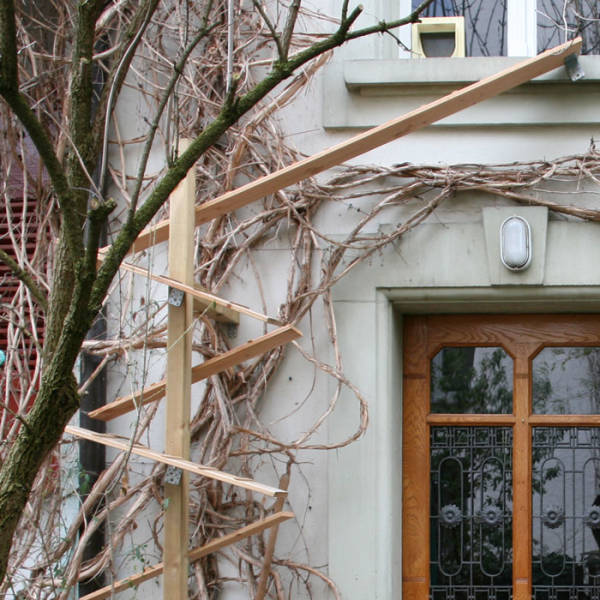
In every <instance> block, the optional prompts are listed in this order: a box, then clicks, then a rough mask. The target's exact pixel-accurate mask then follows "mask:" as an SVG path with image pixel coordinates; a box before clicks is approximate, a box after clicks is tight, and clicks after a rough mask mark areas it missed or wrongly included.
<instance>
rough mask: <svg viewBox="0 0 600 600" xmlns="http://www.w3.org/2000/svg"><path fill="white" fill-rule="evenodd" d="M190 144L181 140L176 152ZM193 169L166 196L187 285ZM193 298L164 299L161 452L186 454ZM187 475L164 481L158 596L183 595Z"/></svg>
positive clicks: (177, 274) (178, 599) (174, 249)
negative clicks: (165, 344) (165, 328)
mask: <svg viewBox="0 0 600 600" xmlns="http://www.w3.org/2000/svg"><path fill="white" fill-rule="evenodd" d="M188 146H189V141H188V140H181V142H180V144H179V152H180V153H181V152H183V151H184V150H185V149H186V148H187V147H188ZM194 197H195V176H194V171H193V168H192V169H190V171H189V172H188V174H187V176H186V177H185V179H184V180H183V181H182V182H181V183H180V184H179V186H178V187H177V188H176V189H175V190H174V191H173V193H172V194H171V198H170V223H171V229H170V232H169V233H170V235H169V276H170V277H172V278H173V279H177V280H179V281H181V282H183V283H186V284H189V285H192V284H193V277H194V256H193V253H194ZM192 300H193V299H192V297H191V296H189V295H188V294H184V297H183V303H182V305H181V306H173V305H172V304H170V303H169V309H168V310H169V315H168V351H167V402H166V406H167V415H166V434H165V452H166V453H167V454H173V455H175V456H180V457H182V458H186V459H187V458H189V456H190V396H191V385H192V381H191V370H192V318H193V315H192V307H193V302H192ZM188 484H189V475H188V474H187V473H185V472H184V473H183V474H182V476H181V481H180V482H179V484H178V485H172V484H169V483H165V501H166V511H165V543H164V556H163V558H164V565H165V568H164V575H163V598H164V599H165V600H186V599H187V597H188V594H187V579H188V557H187V555H188V521H189V508H188V506H189V485H188Z"/></svg>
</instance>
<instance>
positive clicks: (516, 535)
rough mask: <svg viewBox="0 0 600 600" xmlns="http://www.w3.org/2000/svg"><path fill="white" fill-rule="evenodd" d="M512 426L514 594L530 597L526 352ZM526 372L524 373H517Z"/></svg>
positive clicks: (518, 364) (518, 363)
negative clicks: (515, 418)
mask: <svg viewBox="0 0 600 600" xmlns="http://www.w3.org/2000/svg"><path fill="white" fill-rule="evenodd" d="M514 371H515V378H514V395H513V397H514V401H513V403H514V410H515V416H516V417H517V420H516V423H515V425H514V427H513V436H514V437H513V524H512V535H513V595H514V598H515V600H529V599H530V598H531V429H530V427H529V423H528V422H527V418H528V416H529V397H530V394H529V376H530V372H529V352H528V350H527V348H526V346H525V351H524V352H523V354H521V355H517V356H516V357H515V368H514ZM520 375H525V376H526V377H520Z"/></svg>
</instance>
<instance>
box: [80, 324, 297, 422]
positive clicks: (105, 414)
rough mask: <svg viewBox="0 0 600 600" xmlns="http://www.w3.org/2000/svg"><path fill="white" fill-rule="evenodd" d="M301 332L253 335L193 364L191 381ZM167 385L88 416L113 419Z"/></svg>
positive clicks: (159, 394) (162, 383)
mask: <svg viewBox="0 0 600 600" xmlns="http://www.w3.org/2000/svg"><path fill="white" fill-rule="evenodd" d="M301 336H302V334H301V333H300V331H298V329H296V328H295V327H294V326H293V325H285V326H284V327H279V328H278V329H275V330H274V331H271V332H270V333H267V334H266V335H263V336H261V337H259V338H256V339H255V340H250V341H248V342H246V343H245V344H242V345H241V346H237V347H236V348H233V350H229V351H228V352H224V353H223V354H219V355H217V356H215V357H213V358H209V359H208V360H205V361H204V362H203V363H200V364H199V365H196V366H195V367H194V368H193V369H192V383H197V382H198V381H201V380H202V379H206V378H207V377H210V376H211V375H215V374H216V373H220V372H221V371H224V370H226V369H229V368H230V367H233V366H235V365H239V364H240V363H243V362H244V361H246V360H248V359H250V358H253V357H255V356H259V355H260V354H264V353H265V352H268V351H269V350H272V349H273V348H276V347H277V346H282V345H283V344H287V343H288V342H291V341H292V340H295V339H296V338H299V337H301ZM166 385H167V381H166V379H163V380H161V381H159V382H157V383H155V384H153V385H151V386H148V387H147V388H144V389H143V390H139V391H137V392H134V393H133V394H129V395H128V396H123V397H121V398H117V399H116V400H115V401H113V402H109V403H108V404H106V405H104V406H102V407H101V408H97V409H96V410H93V411H91V412H89V413H88V416H89V417H91V418H92V419H99V420H100V421H110V420H111V419H115V418H116V417H119V416H121V415H124V414H126V413H128V412H130V411H132V410H135V409H136V408H137V407H138V406H143V405H144V404H148V403H149V402H156V401H157V400H160V399H161V398H162V397H163V396H164V395H165V391H166Z"/></svg>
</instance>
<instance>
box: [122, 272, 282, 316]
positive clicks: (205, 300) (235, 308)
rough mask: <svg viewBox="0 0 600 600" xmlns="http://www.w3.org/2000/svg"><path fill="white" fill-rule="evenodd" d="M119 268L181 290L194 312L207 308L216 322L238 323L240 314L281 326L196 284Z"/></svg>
mask: <svg viewBox="0 0 600 600" xmlns="http://www.w3.org/2000/svg"><path fill="white" fill-rule="evenodd" d="M120 268H121V269H125V270H126V271H130V272H131V273H136V274H137V275H142V276H143V277H149V278H150V279H152V281H156V282H157V283H162V284H164V285H168V286H170V287H173V288H175V289H178V290H181V291H182V292H185V293H186V294H189V295H190V296H192V297H193V298H194V310H197V308H196V307H201V306H203V307H209V308H210V310H211V311H213V314H214V315H215V319H216V320H221V319H220V318H219V317H217V315H219V316H222V317H223V319H222V320H226V321H228V322H230V323H239V314H238V315H236V313H240V314H243V315H246V316H248V317H252V318H253V319H257V320H258V321H262V322H263V323H269V324H270V325H281V324H282V323H281V321H279V320H278V319H275V318H273V317H268V316H267V315H263V314H261V313H259V312H256V311H254V310H252V309H251V308H248V307H247V306H244V305H242V304H236V303H235V302H230V301H229V300H223V298H219V296H215V295H214V294H211V293H210V292H207V291H206V290H205V289H204V288H202V287H201V286H199V285H198V284H194V285H187V284H185V283H182V282H181V281H178V280H177V279H173V278H172V277H167V276H166V275H155V274H154V273H152V272H150V271H148V270H147V269H144V268H142V267H138V266H137V265H132V264H131V263H127V262H124V263H121V265H120ZM209 316H210V315H209Z"/></svg>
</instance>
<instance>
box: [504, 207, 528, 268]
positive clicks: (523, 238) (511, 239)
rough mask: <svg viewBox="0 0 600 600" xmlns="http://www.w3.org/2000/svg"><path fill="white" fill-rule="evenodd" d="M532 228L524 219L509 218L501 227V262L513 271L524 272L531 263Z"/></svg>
mask: <svg viewBox="0 0 600 600" xmlns="http://www.w3.org/2000/svg"><path fill="white" fill-rule="evenodd" d="M531 254H532V248H531V227H530V226H529V223H528V222H527V221H526V220H525V219H524V218H523V217H517V216H512V217H508V219H505V220H504V221H503V222H502V225H500V260H501V261H502V264H503V265H504V266H505V267H506V268H507V269H510V270H511V271H524V270H525V269H526V268H527V267H528V266H529V264H530V263H531Z"/></svg>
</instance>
